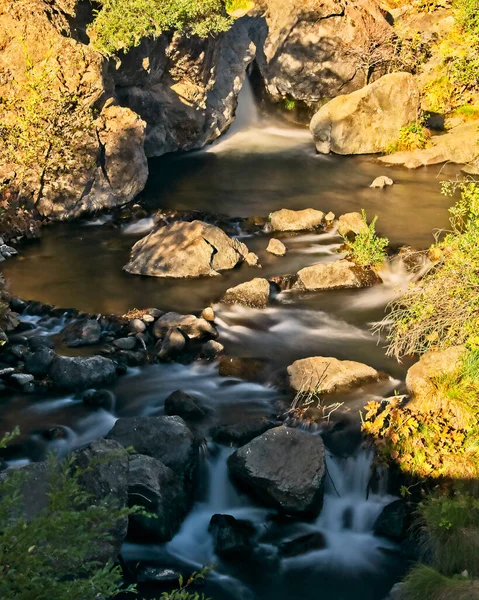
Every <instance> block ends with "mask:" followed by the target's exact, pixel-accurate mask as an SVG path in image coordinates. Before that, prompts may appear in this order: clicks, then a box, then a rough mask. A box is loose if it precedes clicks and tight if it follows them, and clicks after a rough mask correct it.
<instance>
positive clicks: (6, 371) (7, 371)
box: [0, 367, 15, 377]
mask: <svg viewBox="0 0 479 600" xmlns="http://www.w3.org/2000/svg"><path fill="white" fill-rule="evenodd" d="M12 373H15V369H14V368H13V367H7V368H6V369H0V377H8V376H9V375H11V374H12Z"/></svg>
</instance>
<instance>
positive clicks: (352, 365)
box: [287, 356, 387, 394]
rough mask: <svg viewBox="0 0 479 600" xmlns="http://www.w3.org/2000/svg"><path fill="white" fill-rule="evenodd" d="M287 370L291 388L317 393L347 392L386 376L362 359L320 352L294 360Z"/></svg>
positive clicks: (302, 391) (301, 391)
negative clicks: (359, 360)
mask: <svg viewBox="0 0 479 600" xmlns="http://www.w3.org/2000/svg"><path fill="white" fill-rule="evenodd" d="M287 371H288V375H289V383H290V385H291V387H292V388H293V390H295V391H296V392H300V393H309V392H311V393H316V394H332V393H336V392H349V391H352V390H353V389H354V388H357V387H361V386H362V385H365V384H367V383H374V382H377V381H380V380H381V379H385V378H386V377H387V376H386V375H385V374H384V373H380V372H379V371H376V369H373V368H372V367H368V365H364V364H363V363H359V362H355V361H352V360H338V359H337V358H326V357H323V356H315V357H312V358H303V359H301V360H297V361H296V362H294V363H293V364H292V365H291V366H289V367H288V369H287Z"/></svg>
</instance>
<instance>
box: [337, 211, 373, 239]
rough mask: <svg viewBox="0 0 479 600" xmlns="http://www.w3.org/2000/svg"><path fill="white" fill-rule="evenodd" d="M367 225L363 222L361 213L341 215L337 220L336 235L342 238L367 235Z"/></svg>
mask: <svg viewBox="0 0 479 600" xmlns="http://www.w3.org/2000/svg"><path fill="white" fill-rule="evenodd" d="M367 232H368V225H367V223H366V222H365V221H364V219H363V216H362V215H361V213H358V212H351V213H346V214H344V215H341V216H340V217H339V219H338V233H339V235H342V236H343V237H348V236H350V235H351V234H354V235H357V234H358V233H367Z"/></svg>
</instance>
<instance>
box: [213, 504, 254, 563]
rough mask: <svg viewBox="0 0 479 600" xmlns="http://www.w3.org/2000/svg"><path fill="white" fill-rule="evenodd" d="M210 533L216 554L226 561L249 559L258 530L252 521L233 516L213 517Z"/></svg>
mask: <svg viewBox="0 0 479 600" xmlns="http://www.w3.org/2000/svg"><path fill="white" fill-rule="evenodd" d="M208 531H209V532H210V533H211V536H212V537H213V544H214V548H215V554H217V555H218V556H220V557H221V558H225V559H241V558H249V557H250V555H251V552H252V550H253V545H254V538H255V536H256V528H255V527H254V525H253V524H252V523H251V522H250V521H244V520H241V519H235V517H233V516H231V515H219V514H218V515H213V516H212V517H211V521H210V525H209V527H208Z"/></svg>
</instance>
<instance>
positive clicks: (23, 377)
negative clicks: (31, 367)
mask: <svg viewBox="0 0 479 600" xmlns="http://www.w3.org/2000/svg"><path fill="white" fill-rule="evenodd" d="M10 379H13V380H14V381H16V382H17V383H18V385H26V384H27V383H31V382H32V381H34V380H35V377H34V376H33V375H30V373H15V374H13V375H12V376H11V378H10Z"/></svg>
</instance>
